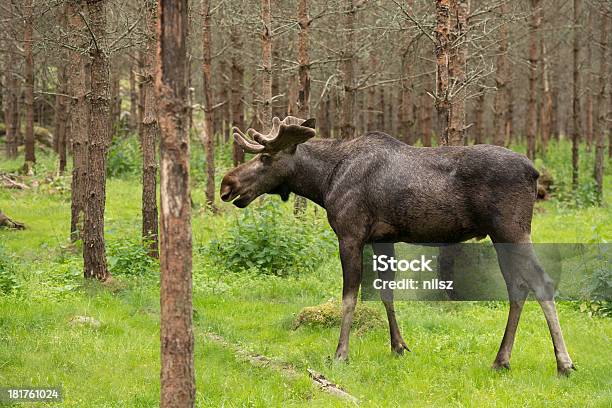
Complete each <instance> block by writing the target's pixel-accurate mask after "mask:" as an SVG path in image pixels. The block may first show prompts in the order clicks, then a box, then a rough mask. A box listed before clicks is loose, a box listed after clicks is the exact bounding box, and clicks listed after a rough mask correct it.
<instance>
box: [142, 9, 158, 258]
mask: <svg viewBox="0 0 612 408" xmlns="http://www.w3.org/2000/svg"><path fill="white" fill-rule="evenodd" d="M145 7H146V9H145V13H146V14H145V21H146V27H145V30H146V33H147V42H146V44H145V46H146V50H145V52H144V53H143V54H144V55H142V60H143V61H142V63H143V67H142V68H143V69H142V77H141V81H140V83H141V86H142V89H141V90H142V96H141V99H143V102H142V105H143V106H142V111H143V112H142V122H141V125H140V126H139V127H138V129H139V131H140V146H141V151H142V239H143V241H144V242H146V243H148V247H149V255H150V256H152V257H154V258H157V257H159V222H158V212H157V157H156V155H155V151H156V146H157V143H158V140H159V123H158V122H157V99H156V95H155V69H156V66H157V43H156V41H155V33H156V31H157V0H146V3H145Z"/></svg>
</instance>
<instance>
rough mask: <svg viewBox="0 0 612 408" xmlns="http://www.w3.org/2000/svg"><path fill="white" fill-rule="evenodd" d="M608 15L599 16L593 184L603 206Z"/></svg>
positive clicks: (607, 82)
mask: <svg viewBox="0 0 612 408" xmlns="http://www.w3.org/2000/svg"><path fill="white" fill-rule="evenodd" d="M609 18H610V15H609V14H608V12H605V13H604V14H603V15H602V16H601V20H602V21H601V24H600V26H601V37H600V38H601V40H600V50H601V56H600V60H599V64H600V65H599V94H598V95H597V112H598V115H597V116H598V125H599V126H598V129H597V140H596V144H595V184H596V189H597V199H598V201H599V203H600V205H601V204H603V199H604V194H603V191H604V155H605V150H606V128H607V124H606V85H607V86H610V85H609V81H610V78H608V77H607V75H608V54H609V52H608V49H607V48H608V24H609V21H608V20H609Z"/></svg>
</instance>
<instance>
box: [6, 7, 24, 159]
mask: <svg viewBox="0 0 612 408" xmlns="http://www.w3.org/2000/svg"><path fill="white" fill-rule="evenodd" d="M14 7H15V6H14V5H13V2H10V1H9V2H8V3H7V6H6V8H7V11H8V13H9V14H13V13H14ZM11 37H12V38H14V39H16V38H17V30H16V29H15V27H14V25H13V24H9V25H8V27H7V36H6V38H5V40H4V46H5V47H6V50H7V52H6V55H7V58H6V60H5V66H4V78H5V86H6V93H5V101H4V123H5V126H6V136H5V149H6V150H5V152H6V158H7V159H13V158H15V157H17V132H18V131H19V95H20V93H21V90H20V81H19V75H18V74H17V72H16V70H17V69H18V61H17V52H16V48H17V47H16V46H15V45H16V44H15V43H14V42H13V41H12V40H11V39H10V38H11Z"/></svg>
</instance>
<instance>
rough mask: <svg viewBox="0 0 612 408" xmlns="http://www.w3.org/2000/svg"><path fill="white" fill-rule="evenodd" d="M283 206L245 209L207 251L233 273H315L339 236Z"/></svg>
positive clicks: (270, 203)
mask: <svg viewBox="0 0 612 408" xmlns="http://www.w3.org/2000/svg"><path fill="white" fill-rule="evenodd" d="M281 206H282V204H280V203H279V202H278V201H277V200H266V201H265V202H264V203H263V204H262V205H259V206H251V207H249V208H247V209H245V210H244V211H242V212H241V214H240V216H239V217H238V219H236V220H235V221H234V223H233V224H232V225H230V227H229V229H228V230H227V231H226V232H225V233H224V234H223V235H221V237H219V238H217V239H214V240H212V241H211V242H210V244H209V245H208V247H206V248H205V249H204V250H205V251H206V252H207V253H208V255H209V256H210V257H213V258H214V259H216V260H217V261H218V263H219V264H221V265H223V268H225V269H227V270H229V271H235V270H247V269H250V268H255V269H256V270H257V271H259V272H261V273H264V274H273V275H279V276H284V275H289V274H292V273H294V272H296V271H305V272H310V271H312V270H313V269H314V268H315V267H317V265H319V264H320V263H321V262H322V261H323V260H324V259H326V258H327V257H328V256H329V255H330V254H331V253H333V252H334V251H335V249H336V244H335V236H334V235H333V233H332V231H331V230H330V229H329V228H326V227H324V226H323V225H321V224H319V223H317V222H315V221H313V220H308V219H304V220H300V219H297V218H295V217H294V216H293V215H292V214H291V213H290V212H288V211H286V210H285V211H283V208H282V207H281ZM252 207H254V208H252Z"/></svg>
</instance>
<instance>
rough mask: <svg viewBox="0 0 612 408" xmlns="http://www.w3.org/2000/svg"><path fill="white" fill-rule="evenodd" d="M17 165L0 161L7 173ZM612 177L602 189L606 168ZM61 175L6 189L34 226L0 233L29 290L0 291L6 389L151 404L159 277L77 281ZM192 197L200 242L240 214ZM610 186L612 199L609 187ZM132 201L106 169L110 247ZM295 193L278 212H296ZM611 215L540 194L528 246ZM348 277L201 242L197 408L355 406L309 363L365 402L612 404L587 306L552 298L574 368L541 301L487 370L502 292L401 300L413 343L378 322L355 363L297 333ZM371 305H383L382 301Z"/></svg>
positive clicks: (597, 327)
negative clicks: (281, 266)
mask: <svg viewBox="0 0 612 408" xmlns="http://www.w3.org/2000/svg"><path fill="white" fill-rule="evenodd" d="M16 165H17V164H16V162H15V163H11V162H3V163H2V164H0V170H2V169H3V170H7V169H11V168H15V166H16ZM196 176H197V174H196ZM196 178H197V177H196ZM607 181H608V185H609V181H611V180H610V178H609V175H608V179H607ZM68 184H69V183H68V180H67V179H64V180H61V179H60V180H56V181H54V185H53V187H50V186H49V185H48V184H45V183H41V185H40V186H39V187H37V188H36V189H33V190H29V191H9V190H0V208H1V209H2V210H3V211H5V212H6V213H8V214H9V215H11V216H13V217H14V218H16V219H18V220H19V221H21V222H24V223H25V224H26V225H27V226H28V229H27V230H25V231H19V232H14V231H10V232H9V231H0V247H1V248H3V249H4V251H5V255H6V256H8V257H10V258H9V259H10V262H11V267H12V270H13V271H14V274H15V276H16V278H17V280H18V283H19V285H20V286H21V287H20V289H19V290H18V291H17V292H16V293H14V294H10V295H1V294H0V386H5V385H6V386H34V385H38V386H51V385H62V387H63V389H64V394H65V401H64V403H63V404H62V406H66V407H154V406H157V405H158V401H159V397H158V394H159V326H158V322H159V291H158V277H157V276H156V275H155V274H154V273H149V274H133V275H122V274H118V275H116V281H115V283H114V284H113V285H112V286H110V287H106V286H104V287H103V286H101V285H99V284H96V283H92V282H83V281H82V279H81V278H80V273H81V269H80V268H81V264H80V259H79V254H78V250H76V249H74V248H71V247H70V246H69V245H68V241H67V233H66V232H67V230H68V226H69V213H70V211H69V209H70V203H69V194H68V193H67V192H66V191H65V186H66V185H68ZM193 194H194V200H195V202H196V208H198V209H197V210H196V211H195V213H194V248H196V249H197V248H202V247H204V246H206V245H207V243H208V242H209V241H210V240H211V239H213V238H215V237H217V236H218V235H219V234H220V233H221V231H224V230H226V229H227V227H228V225H229V224H231V223H232V222H233V221H234V220H235V219H236V217H237V214H238V212H237V211H236V210H235V209H233V208H232V207H230V206H224V207H222V210H223V213H222V215H221V216H217V217H212V216H211V215H210V214H208V213H207V212H205V211H203V210H202V209H201V208H200V207H199V206H198V204H199V203H201V202H202V195H203V191H202V190H201V189H195V190H194V192H193ZM606 194H607V201H608V202H610V200H611V199H612V193H611V191H610V189H609V188H608V190H607V191H606ZM139 200H140V187H139V185H138V182H137V179H136V178H134V177H131V178H128V179H126V180H122V179H116V178H114V179H111V180H109V182H108V197H107V217H106V219H107V226H106V234H107V239H108V241H109V243H110V244H112V243H113V242H120V241H121V240H122V239H124V238H125V237H126V236H127V237H130V236H131V237H137V236H138V233H139V230H140V214H139V212H140V204H139ZM290 204H291V203H289V204H285V205H284V207H283V208H284V211H286V213H287V217H289V216H290V215H289V214H290V212H291V205H290ZM309 217H314V215H313V214H312V213H309ZM318 217H322V214H321V211H319V214H318ZM611 219H612V211H611V210H610V208H609V207H607V208H595V207H588V208H581V209H572V208H571V207H566V206H561V205H559V204H558V203H556V202H554V201H553V202H547V203H544V204H539V205H538V209H537V211H536V215H535V219H534V227H533V236H534V241H535V242H602V241H604V240H605V241H609V240H610V239H612V223H610V220H611ZM127 256H128V257H129V256H130V254H128V255H127ZM340 285H341V272H340V266H339V262H338V260H337V255H336V254H333V255H331V256H329V257H327V258H326V260H325V261H324V262H321V264H320V266H319V267H317V268H316V269H315V270H314V271H312V272H309V273H302V274H300V275H291V276H289V277H276V276H269V275H260V274H251V273H239V272H232V273H228V272H227V271H225V270H224V269H223V268H221V267H219V265H215V264H214V263H213V262H211V261H210V260H209V259H207V258H206V255H205V254H204V253H203V252H201V251H196V255H195V258H194V308H195V313H194V320H195V325H196V332H195V333H196V375H197V388H198V398H197V403H198V406H203V407H204V406H206V407H209V406H228V407H243V406H256V407H269V406H283V407H284V406H303V405H311V406H345V405H351V404H350V403H347V402H346V401H343V400H341V399H338V398H336V397H333V396H331V395H328V394H326V393H323V392H321V391H320V390H318V389H317V388H316V387H314V386H313V385H312V384H311V382H310V380H309V378H308V375H307V372H306V370H307V369H308V368H311V369H314V370H316V371H319V372H321V373H323V374H324V375H325V376H326V377H327V378H328V379H330V380H332V381H334V382H336V383H338V384H341V385H342V387H343V388H344V389H346V390H347V391H348V392H349V393H351V394H352V395H354V396H356V397H357V398H358V399H359V400H360V401H361V402H362V405H363V406H372V407H379V406H380V407H382V406H530V407H531V406H594V407H608V406H611V405H612V363H611V362H610V361H611V360H610V356H611V352H612V348H611V346H610V345H611V344H612V342H611V337H612V320H610V319H608V318H599V317H589V316H588V315H587V314H585V313H581V312H580V311H579V310H577V308H576V307H575V305H573V304H570V303H568V304H562V305H560V306H559V314H560V319H561V325H562V327H563V329H564V334H565V337H566V342H567V344H568V347H569V351H570V354H571V355H572V357H573V359H574V362H575V363H576V365H577V366H578V371H577V372H576V373H574V375H572V376H571V377H570V378H558V377H557V376H556V375H555V361H554V354H553V350H552V345H551V344H550V337H549V335H548V331H547V328H546V324H545V320H544V317H543V315H542V313H541V311H540V310H539V307H538V305H537V304H534V303H532V302H530V303H528V304H527V306H526V308H525V312H524V314H523V317H522V321H521V325H520V328H519V331H518V335H517V339H516V345H515V349H514V353H513V359H512V370H511V371H509V372H493V371H492V370H490V368H489V367H490V364H491V362H492V360H493V358H494V356H495V352H496V351H497V347H498V345H499V341H500V340H501V336H502V334H503V329H504V325H505V319H506V316H507V306H506V305H504V304H501V303H498V302H485V303H477V302H461V303H451V302H439V303H433V302H432V303H430V302H404V303H399V304H398V305H397V309H398V310H397V312H398V320H399V322H400V326H401V329H402V332H403V335H404V338H405V340H406V342H407V343H408V345H409V347H410V348H411V350H412V352H411V353H408V355H406V356H404V357H401V358H397V357H394V356H392V355H391V353H390V351H389V345H388V333H387V329H386V328H385V327H379V328H374V329H372V330H369V331H366V332H364V333H361V334H360V335H353V336H352V338H351V354H350V362H349V363H348V364H344V363H335V362H334V361H333V360H332V358H331V357H332V355H333V351H334V349H335V345H336V341H337V334H338V330H337V328H334V327H322V328H321V327H300V328H298V329H297V330H293V329H292V321H293V318H294V317H295V315H296V314H297V313H298V312H299V311H300V310H301V308H302V307H304V306H309V305H314V304H319V303H322V302H324V301H326V300H328V299H329V298H331V297H336V298H337V297H338V295H339V293H340ZM374 306H375V307H376V308H378V309H379V310H381V311H382V306H381V305H379V304H378V303H376V304H374ZM74 316H90V317H93V318H94V319H96V320H98V321H99V322H100V323H101V324H100V326H99V327H93V326H88V325H73V324H71V322H70V321H71V319H72V318H73V317H74ZM207 333H215V334H218V335H220V336H223V338H225V339H226V341H227V342H229V343H232V344H234V346H235V347H238V348H241V349H244V350H245V351H247V352H253V353H259V354H263V355H266V356H268V357H271V358H273V359H277V360H279V361H283V362H286V363H290V364H291V365H292V366H293V367H294V368H295V369H296V370H297V373H298V374H297V375H296V376H289V375H286V374H284V373H283V372H279V371H278V370H275V369H274V368H273V367H257V366H254V365H253V364H252V363H251V362H250V361H248V359H247V358H245V357H244V355H243V354H241V353H236V352H235V349H234V348H231V347H227V346H226V345H223V344H221V343H219V342H216V341H213V340H211V339H210V338H209V337H207ZM39 405H40V404H32V406H39ZM19 406H22V405H21V404H20V405H19ZM25 406H27V404H26V405H25Z"/></svg>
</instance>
